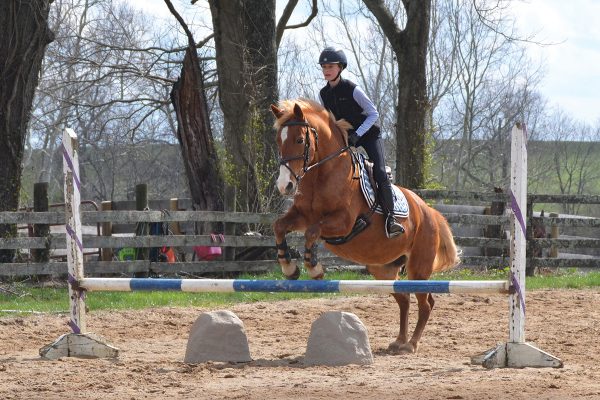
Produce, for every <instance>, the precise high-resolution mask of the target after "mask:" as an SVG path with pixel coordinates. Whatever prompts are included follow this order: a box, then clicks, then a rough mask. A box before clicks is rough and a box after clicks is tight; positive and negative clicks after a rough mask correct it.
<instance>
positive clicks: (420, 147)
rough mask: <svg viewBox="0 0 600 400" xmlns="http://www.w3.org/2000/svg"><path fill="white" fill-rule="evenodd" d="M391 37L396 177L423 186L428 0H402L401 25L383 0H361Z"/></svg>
mask: <svg viewBox="0 0 600 400" xmlns="http://www.w3.org/2000/svg"><path fill="white" fill-rule="evenodd" d="M363 2H364V3H365V5H366V6H367V7H368V8H369V10H370V11H371V12H372V13H373V15H374V16H375V18H377V21H379V24H380V26H381V28H382V30H383V32H384V33H385V36H386V37H387V39H388V40H389V41H390V44H391V46H392V49H393V50H394V53H395V55H396V59H397V60H398V108H397V110H396V171H395V172H396V173H395V176H396V181H397V183H399V184H400V185H402V186H406V187H409V188H413V189H419V188H423V187H424V186H425V183H426V177H427V137H428V127H427V126H426V123H425V121H426V118H427V109H428V108H429V101H428V99H427V80H426V67H427V45H428V40H429V24H430V14H431V0H402V3H403V4H404V9H405V10H406V16H407V20H406V26H405V28H404V29H402V30H401V29H400V28H399V27H398V26H397V24H396V22H395V20H394V17H393V16H392V14H391V13H390V12H389V10H388V9H387V7H386V6H385V3H384V1H383V0H363Z"/></svg>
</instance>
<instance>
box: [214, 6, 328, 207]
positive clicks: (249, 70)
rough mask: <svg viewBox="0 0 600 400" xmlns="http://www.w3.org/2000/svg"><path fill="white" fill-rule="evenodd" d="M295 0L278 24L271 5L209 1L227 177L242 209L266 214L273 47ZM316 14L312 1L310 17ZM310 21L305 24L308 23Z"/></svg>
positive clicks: (272, 153)
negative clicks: (233, 186)
mask: <svg viewBox="0 0 600 400" xmlns="http://www.w3.org/2000/svg"><path fill="white" fill-rule="evenodd" d="M297 3H298V1H297V0H290V1H289V2H288V3H287V6H286V7H285V10H284V13H283V15H282V17H281V20H280V21H279V23H278V24H276V19H275V1H274V0H269V1H262V0H251V1H241V0H235V1H227V2H222V1H214V0H209V4H210V9H211V14H212V21H213V29H214V34H215V51H216V64H217V70H218V74H219V102H220V106H221V111H222V112H223V124H224V125H223V137H224V143H225V153H226V154H225V160H224V161H225V164H226V166H227V169H226V171H225V176H226V179H227V181H228V182H229V183H230V184H232V185H235V186H236V187H237V188H238V200H239V201H241V202H242V208H244V209H247V210H252V211H264V210H266V209H267V207H268V203H269V199H270V198H271V197H272V195H273V194H274V191H275V189H274V184H273V183H274V176H273V172H274V171H275V170H276V163H275V161H276V159H277V157H276V145H275V141H274V140H273V132H272V128H271V126H272V116H271V115H270V112H269V105H270V104H272V103H273V102H275V101H276V99H277V98H278V91H277V46H278V43H279V42H280V41H281V37H282V35H283V31H284V30H285V29H286V28H295V27H299V26H305V25H306V24H307V23H308V22H306V23H304V24H297V25H292V26H287V21H288V20H289V18H290V16H291V14H292V11H293V9H294V8H295V6H296V4H297ZM315 13H316V0H315V1H313V13H311V16H312V15H313V14H315ZM311 16H309V18H308V19H307V21H309V20H310V19H311Z"/></svg>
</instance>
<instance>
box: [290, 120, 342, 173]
mask: <svg viewBox="0 0 600 400" xmlns="http://www.w3.org/2000/svg"><path fill="white" fill-rule="evenodd" d="M282 126H304V127H306V133H305V136H304V137H305V139H304V153H303V154H301V155H298V156H291V157H280V158H279V165H283V166H284V167H286V168H287V169H288V170H289V171H290V172H291V174H292V175H293V176H294V178H295V179H296V182H298V183H300V180H301V179H302V178H303V177H304V175H306V173H307V172H308V171H310V170H311V169H313V168H316V167H318V166H319V165H321V164H323V163H325V162H327V161H329V160H331V159H333V158H335V157H337V156H339V155H340V154H342V153H345V152H346V151H348V150H349V149H350V146H342V148H341V149H339V150H338V151H336V152H334V153H332V154H329V155H328V156H326V157H325V158H323V159H322V160H320V161H317V162H316V163H314V164H311V165H308V163H309V161H310V160H309V159H310V133H311V132H313V133H314V135H315V152H316V149H317V146H318V145H319V134H318V133H317V130H316V129H315V128H313V127H312V126H310V124H309V123H308V122H307V121H288V122H286V123H284V124H283V125H282ZM302 159H303V160H304V165H303V166H302V173H301V175H300V174H298V175H296V174H295V173H294V171H293V170H292V169H291V168H290V166H289V164H288V163H289V162H290V161H294V160H302Z"/></svg>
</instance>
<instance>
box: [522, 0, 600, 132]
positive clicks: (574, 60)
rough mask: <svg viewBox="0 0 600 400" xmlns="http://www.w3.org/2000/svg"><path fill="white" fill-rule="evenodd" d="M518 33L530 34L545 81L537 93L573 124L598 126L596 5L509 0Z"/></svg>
mask: <svg viewBox="0 0 600 400" xmlns="http://www.w3.org/2000/svg"><path fill="white" fill-rule="evenodd" d="M513 7H514V9H515V16H516V22H517V26H518V29H519V30H520V32H522V33H523V34H530V33H535V34H536V40H537V41H539V42H543V43H556V44H554V45H549V46H537V45H533V44H530V45H528V49H529V51H530V53H531V55H532V57H533V58H534V60H536V59H537V60H539V59H542V60H543V61H544V64H545V78H544V79H543V80H542V83H541V86H540V91H541V92H542V94H543V95H544V97H546V98H547V100H548V102H549V103H550V105H552V106H556V107H558V108H560V109H562V110H564V111H565V112H567V113H568V114H569V115H571V116H572V117H573V118H574V119H576V120H578V121H581V122H585V123H587V124H589V125H592V126H596V125H599V124H600V0H569V1H565V0H528V1H514V4H513Z"/></svg>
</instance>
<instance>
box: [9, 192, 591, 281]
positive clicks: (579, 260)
mask: <svg viewBox="0 0 600 400" xmlns="http://www.w3.org/2000/svg"><path fill="white" fill-rule="evenodd" d="M416 192H417V193H418V194H419V195H420V196H422V197H423V198H425V199H426V200H429V201H432V200H444V201H448V200H450V201H460V202H463V203H468V204H478V205H480V206H486V205H489V204H490V202H500V203H506V202H507V201H509V200H508V196H507V195H506V194H503V193H495V192H494V193H492V192H490V193H478V192H459V191H449V190H418V191H416ZM527 199H528V200H527V201H528V203H529V204H530V205H532V204H534V203H560V204H565V203H578V204H600V196H570V195H537V194H535V195H533V194H530V195H528V197H527ZM171 201H172V200H171ZM130 203H132V204H134V202H130ZM152 203H154V204H161V205H164V204H168V201H165V200H163V201H155V202H152ZM115 204H116V203H115ZM176 204H178V206H177V209H175V210H163V211H157V210H153V211H131V210H124V209H123V208H124V207H125V206H130V205H129V204H125V203H123V204H121V203H119V204H118V206H113V207H112V210H111V211H82V212H81V217H82V223H83V225H88V226H98V227H100V226H102V227H103V228H104V230H105V231H104V232H103V233H102V235H100V234H98V235H95V234H94V235H84V236H83V245H84V247H86V248H89V249H120V248H124V247H132V248H146V249H147V248H157V247H162V246H168V247H174V248H178V249H182V250H183V251H191V249H192V248H193V247H194V246H211V245H215V244H214V242H213V238H212V237H211V236H210V235H197V234H190V235H188V234H177V235H166V236H152V235H145V236H134V235H133V229H132V227H134V226H135V224H138V223H152V222H160V223H169V224H174V223H194V222H220V223H229V224H247V225H261V226H270V225H271V224H272V223H273V221H274V220H275V219H276V218H277V216H278V214H275V213H265V214H256V213H244V212H223V211H182V210H181V208H182V207H188V206H189V204H191V202H190V201H189V199H179V200H178V202H176ZM443 214H444V216H445V217H446V219H447V220H448V222H449V223H450V224H451V225H452V226H453V227H461V226H462V227H479V228H481V229H484V228H485V227H490V226H495V227H496V228H497V231H498V232H505V231H507V230H508V228H509V219H508V217H507V216H504V215H485V214H473V213H462V212H443ZM528 217H529V223H528V225H529V226H531V225H532V224H531V222H532V218H534V217H533V216H532V213H531V212H530V211H529V212H528ZM535 219H536V221H537V223H538V224H539V223H541V224H543V225H546V226H548V227H553V229H555V230H556V231H558V230H559V229H560V230H562V229H567V228H569V229H577V228H583V229H587V228H598V227H600V219H599V218H588V217H576V218H574V217H565V216H552V217H550V216H545V217H535ZM64 221H65V213H64V212H63V211H43V212H30V211H18V212H3V213H0V224H16V225H17V226H29V227H31V226H36V225H64ZM107 228H108V229H110V232H106V229H107ZM124 232H129V236H123V235H119V236H110V234H111V233H113V234H116V233H124ZM455 240H456V243H457V245H458V246H460V247H466V248H482V249H488V251H489V250H490V249H495V250H496V254H495V255H494V256H483V255H481V256H478V255H463V257H462V260H463V264H464V265H467V266H487V267H490V268H503V267H506V266H507V265H508V263H509V258H508V254H506V252H505V250H506V249H507V248H508V245H509V240H508V238H505V237H484V236H483V234H482V235H480V236H468V235H463V236H460V235H456V237H455ZM274 243H275V240H274V237H273V236H271V235H268V234H267V235H265V236H242V235H239V236H238V235H227V237H226V241H225V243H222V244H219V246H223V247H226V248H237V249H240V248H272V247H273V246H274ZM288 243H289V244H290V246H292V247H298V248H301V246H303V244H304V239H303V237H302V236H300V235H298V236H294V235H292V236H290V237H289V239H288ZM65 247H66V241H65V235H64V233H49V234H47V235H45V236H44V237H15V238H3V239H0V250H10V249H12V250H22V249H30V250H32V251H35V250H39V249H46V250H59V249H65ZM528 248H529V252H530V253H531V254H530V257H529V258H528V265H529V267H531V268H533V267H548V268H557V267H582V268H583V267H585V268H598V267H600V257H593V256H584V257H576V256H574V255H572V254H567V253H562V254H560V257H551V258H549V257H539V256H535V257H533V249H551V250H552V251H554V253H555V254H556V252H557V251H558V249H565V250H567V251H570V252H572V251H575V250H576V249H581V248H585V249H600V239H597V238H589V237H560V238H559V237H554V238H548V237H543V238H533V237H530V238H529V240H528ZM322 262H323V263H324V265H326V266H329V267H335V266H339V265H350V266H351V265H352V263H349V262H347V261H344V260H342V259H340V258H337V257H335V256H333V255H331V254H330V253H328V252H325V253H324V257H322ZM66 268H67V266H66V262H63V261H60V260H59V261H49V260H42V262H31V261H29V262H15V263H0V276H5V277H6V276H23V275H58V274H63V273H64V272H65V271H66ZM276 268H278V264H277V263H276V262H275V261H274V260H257V261H234V260H219V262H218V263H217V262H214V261H213V262H211V261H191V262H190V261H179V262H175V263H162V262H151V261H148V260H136V261H100V260H95V259H89V260H87V261H86V271H89V272H90V273H91V274H103V273H105V274H132V273H138V272H148V271H152V272H154V273H158V274H180V275H181V274H183V275H202V274H218V273H233V272H258V271H268V270H272V269H276ZM357 268H358V266H357Z"/></svg>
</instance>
